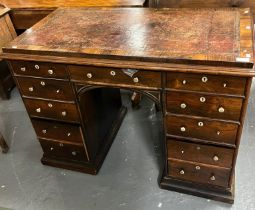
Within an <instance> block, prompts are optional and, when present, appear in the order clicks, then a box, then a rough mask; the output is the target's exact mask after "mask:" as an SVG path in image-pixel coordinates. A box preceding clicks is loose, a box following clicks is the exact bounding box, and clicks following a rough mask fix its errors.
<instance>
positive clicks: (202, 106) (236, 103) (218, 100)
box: [167, 91, 243, 121]
mask: <svg viewBox="0 0 255 210" xmlns="http://www.w3.org/2000/svg"><path fill="white" fill-rule="evenodd" d="M242 103H243V100H242V98H233V97H223V96H212V95H205V94H192V93H184V92H175V91H169V92H167V111H168V112H171V113H176V114H184V115H194V116H201V117H211V118H217V119H227V120H234V121H239V118H240V114H241V108H242Z"/></svg>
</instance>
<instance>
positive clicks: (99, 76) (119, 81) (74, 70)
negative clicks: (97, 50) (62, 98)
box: [69, 66, 161, 88]
mask: <svg viewBox="0 0 255 210" xmlns="http://www.w3.org/2000/svg"><path fill="white" fill-rule="evenodd" d="M69 72H70V77H71V80H73V81H78V82H87V83H90V84H93V83H97V84H98V83H100V84H115V85H120V86H121V85H129V86H132V87H146V88H161V73H160V72H152V71H141V70H130V69H125V70H124V69H115V68H103V67H102V68H100V67H92V66H69Z"/></svg>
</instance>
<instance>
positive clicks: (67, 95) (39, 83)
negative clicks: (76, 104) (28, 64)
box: [16, 77, 75, 101]
mask: <svg viewBox="0 0 255 210" xmlns="http://www.w3.org/2000/svg"><path fill="white" fill-rule="evenodd" d="M16 79H17V81H18V84H19V87H20V90H21V94H22V95H24V96H29V97H37V98H45V99H53V100H62V101H74V100H75V96H74V93H73V90H72V86H71V85H70V83H69V82H66V81H58V80H50V79H35V78H24V77H16Z"/></svg>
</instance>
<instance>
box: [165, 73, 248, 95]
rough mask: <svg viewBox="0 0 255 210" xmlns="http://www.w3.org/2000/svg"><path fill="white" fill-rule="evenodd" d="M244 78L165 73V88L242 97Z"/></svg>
mask: <svg viewBox="0 0 255 210" xmlns="http://www.w3.org/2000/svg"><path fill="white" fill-rule="evenodd" d="M245 85H246V78H243V77H233V76H214V75H200V74H188V73H167V83H166V87H167V88H171V89H177V90H190V91H201V92H212V93H221V94H231V95H241V96H243V95H244V91H245Z"/></svg>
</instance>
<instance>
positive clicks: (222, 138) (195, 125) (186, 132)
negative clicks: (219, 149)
mask: <svg viewBox="0 0 255 210" xmlns="http://www.w3.org/2000/svg"><path fill="white" fill-rule="evenodd" d="M166 130H167V133H168V134H170V135H175V136H180V137H191V138H197V139H203V140H208V141H212V142H219V143H227V144H232V145H235V141H236V134H237V130H238V124H235V123H226V122H221V121H216V120H205V119H201V118H196V119H193V118H190V117H180V116H173V115H167V116H166Z"/></svg>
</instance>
